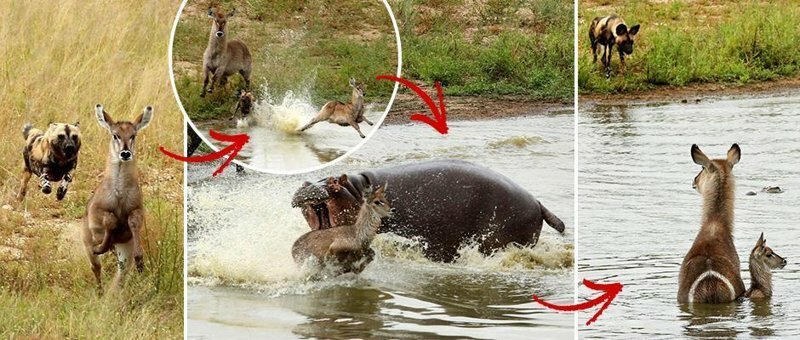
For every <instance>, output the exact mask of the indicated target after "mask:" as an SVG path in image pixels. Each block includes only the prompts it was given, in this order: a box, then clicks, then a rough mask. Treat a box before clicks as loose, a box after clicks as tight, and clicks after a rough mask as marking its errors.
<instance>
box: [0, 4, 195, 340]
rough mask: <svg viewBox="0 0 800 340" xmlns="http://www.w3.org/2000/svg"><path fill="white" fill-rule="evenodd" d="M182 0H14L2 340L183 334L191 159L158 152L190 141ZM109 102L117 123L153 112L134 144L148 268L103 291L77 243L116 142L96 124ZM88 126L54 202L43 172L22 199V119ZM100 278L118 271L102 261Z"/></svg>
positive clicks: (3, 126) (7, 92)
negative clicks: (179, 89)
mask: <svg viewBox="0 0 800 340" xmlns="http://www.w3.org/2000/svg"><path fill="white" fill-rule="evenodd" d="M178 5H179V1H162V0H145V1H139V2H136V5H135V6H133V5H132V4H131V3H128V2H108V1H64V2H60V3H59V5H58V6H53V4H52V3H51V2H50V1H44V0H32V1H26V2H3V3H2V5H0V9H2V11H3V13H5V15H6V17H5V19H4V20H3V21H2V22H0V34H3V35H4V36H5V37H6V40H5V41H4V43H3V45H2V47H0V81H2V83H3V84H4V85H3V90H2V91H0V105H2V107H3V108H4V113H3V115H2V116H0V130H1V131H2V135H3V136H7V137H8V138H9V139H8V140H6V142H5V143H2V144H0V160H1V161H2V162H0V163H1V164H2V170H1V171H0V205H3V208H2V209H0V310H2V311H3V312H2V313H0V338H17V337H22V338H72V339H84V338H118V339H140V338H182V337H183V204H182V202H183V189H182V188H183V183H182V182H183V167H182V164H181V163H179V162H174V161H172V160H170V159H168V158H167V157H164V156H163V155H162V154H161V153H160V152H159V151H158V150H157V147H158V146H159V145H163V146H165V147H166V148H168V149H170V150H182V148H183V145H182V144H183V133H182V132H181V131H182V128H183V119H182V115H181V113H180V111H179V109H178V107H177V105H176V104H175V100H174V97H173V95H172V91H171V89H170V85H169V78H168V70H167V65H166V63H165V59H164V58H165V56H166V54H167V41H168V40H169V34H170V28H171V23H172V18H173V17H174V13H175V11H176V10H177V8H178ZM96 103H102V104H103V105H104V106H105V107H106V109H107V111H108V112H109V113H111V114H112V116H113V117H115V118H117V119H133V118H134V117H135V115H136V114H138V113H140V112H141V110H142V108H143V107H144V106H145V105H148V104H149V105H153V107H154V109H155V112H154V117H153V121H152V123H151V124H150V126H149V127H148V128H147V129H146V130H144V131H142V132H141V134H140V135H139V138H138V139H137V141H138V142H137V148H138V150H137V155H136V157H137V159H138V166H139V169H140V180H141V183H142V185H143V190H144V198H145V209H146V216H145V221H146V222H145V224H146V227H145V229H144V231H143V242H144V244H143V247H144V250H145V265H146V269H145V272H144V273H142V274H139V273H132V274H131V276H130V277H129V278H130V280H129V281H128V282H127V284H126V285H125V287H124V288H123V289H122V290H121V291H120V292H118V293H116V294H112V293H108V294H105V295H104V296H102V297H100V296H98V294H97V292H96V290H95V286H94V283H93V280H94V278H93V275H92V273H91V269H90V267H89V263H88V260H87V259H86V256H85V254H84V252H83V249H82V244H81V243H80V241H78V236H77V235H78V230H79V225H80V223H81V219H82V217H83V216H84V214H85V209H86V202H87V201H88V199H89V196H90V195H91V193H92V191H93V190H94V188H95V187H96V186H97V185H98V184H99V181H100V176H101V174H102V172H103V167H104V164H105V158H106V155H107V154H108V143H109V141H110V137H109V135H108V133H107V132H105V131H104V130H103V129H102V128H101V127H100V126H99V125H98V124H97V122H96V120H95V118H94V113H93V107H94V105H95V104H96ZM75 121H80V123H81V130H82V134H83V146H82V148H81V152H80V158H79V164H78V167H77V171H76V172H75V176H74V177H75V181H74V182H73V184H72V186H71V187H70V191H69V193H68V194H67V197H66V199H65V200H64V201H62V202H57V201H56V199H55V197H54V194H51V195H49V196H45V195H43V194H42V193H41V192H40V191H39V190H38V188H37V184H36V181H35V180H32V181H31V183H29V191H28V196H27V198H26V200H25V201H24V202H21V203H18V202H16V200H15V199H14V195H15V193H16V191H17V190H18V188H19V180H20V174H21V170H22V168H23V163H22V157H21V150H22V148H23V146H24V141H23V138H22V135H21V128H22V125H23V124H24V123H26V122H31V123H33V124H34V125H36V126H39V127H44V126H46V125H47V124H48V123H49V122H75ZM103 264H104V272H103V277H104V280H105V281H106V283H108V282H110V281H111V278H112V276H113V273H114V271H115V269H116V266H115V261H114V259H112V256H111V255H105V256H103Z"/></svg>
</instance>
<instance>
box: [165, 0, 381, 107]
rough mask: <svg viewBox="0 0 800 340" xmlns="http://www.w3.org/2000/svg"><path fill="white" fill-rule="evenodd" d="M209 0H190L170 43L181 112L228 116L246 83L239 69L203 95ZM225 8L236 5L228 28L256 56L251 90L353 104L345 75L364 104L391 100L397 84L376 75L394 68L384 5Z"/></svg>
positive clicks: (259, 0)
mask: <svg viewBox="0 0 800 340" xmlns="http://www.w3.org/2000/svg"><path fill="white" fill-rule="evenodd" d="M209 3H210V2H209V1H198V0H191V1H189V2H188V3H187V5H186V8H185V9H184V11H183V13H182V14H181V19H180V21H179V22H178V27H177V29H176V32H175V43H174V46H173V51H174V52H173V63H174V73H175V79H176V87H177V89H178V93H179V94H180V97H181V102H182V104H183V106H184V108H185V109H186V112H187V113H188V114H189V116H190V117H192V118H193V119H197V120H206V119H215V118H216V119H221V118H228V117H232V116H233V115H232V113H233V111H234V108H235V107H236V100H237V98H236V94H237V90H238V89H241V88H243V87H244V82H243V81H242V80H241V76H239V75H238V74H237V75H234V76H232V77H230V78H229V84H228V86H227V89H225V90H221V91H215V93H213V94H209V95H207V96H206V97H205V98H201V97H200V93H201V91H202V87H203V77H204V75H203V72H202V71H203V70H202V67H203V52H204V51H205V48H206V46H207V44H208V38H209V32H210V30H211V19H209V18H208V16H207V14H206V11H207V9H208V6H209ZM222 8H223V10H225V11H226V12H229V11H230V10H232V9H233V8H236V10H237V14H236V15H235V16H234V17H232V18H231V19H230V20H229V24H228V26H229V28H228V30H229V32H228V34H229V36H230V38H236V39H239V40H241V41H243V42H244V43H245V44H246V45H247V46H248V48H249V50H250V53H251V54H252V56H253V71H252V75H251V80H252V88H251V89H252V90H254V92H255V93H254V94H255V95H256V96H258V97H261V98H264V97H268V98H270V99H272V100H274V101H278V102H279V101H280V100H281V99H282V98H283V97H284V95H285V94H286V92H287V91H293V92H294V94H295V96H305V97H307V98H308V99H309V100H310V101H311V102H312V103H313V104H315V105H317V106H320V107H321V106H322V105H323V104H324V103H325V102H327V101H330V100H339V101H343V102H350V96H351V89H350V87H349V86H348V81H349V79H350V78H351V77H354V78H356V79H357V80H358V81H360V82H364V83H366V84H367V88H366V93H367V95H366V101H367V102H368V103H369V102H376V101H381V102H384V103H388V101H389V97H390V96H391V94H392V90H393V88H394V84H393V83H391V82H388V81H378V80H376V79H375V76H377V75H379V74H392V75H394V74H396V71H397V48H396V46H395V36H394V32H393V29H392V25H391V20H390V18H389V14H388V12H386V10H385V7H384V6H383V4H382V3H380V2H375V1H366V0H346V1H340V2H337V3H336V4H335V5H332V3H331V2H323V1H297V0H279V1H272V0H230V1H222ZM264 89H266V93H264Z"/></svg>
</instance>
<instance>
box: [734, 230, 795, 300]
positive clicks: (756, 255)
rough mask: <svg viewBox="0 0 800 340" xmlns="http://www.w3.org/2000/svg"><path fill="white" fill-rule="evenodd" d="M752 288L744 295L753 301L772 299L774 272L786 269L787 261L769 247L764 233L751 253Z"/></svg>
mask: <svg viewBox="0 0 800 340" xmlns="http://www.w3.org/2000/svg"><path fill="white" fill-rule="evenodd" d="M748 265H749V267H750V288H749V289H748V290H747V292H746V293H744V295H745V296H746V297H748V298H751V299H769V298H770V297H772V270H773V269H776V268H783V267H786V259H784V258H783V257H781V256H780V255H778V254H775V252H774V251H772V248H770V247H767V240H765V239H764V233H761V236H760V237H759V238H758V241H757V242H756V246H755V248H753V251H751V252H750V260H749V263H748Z"/></svg>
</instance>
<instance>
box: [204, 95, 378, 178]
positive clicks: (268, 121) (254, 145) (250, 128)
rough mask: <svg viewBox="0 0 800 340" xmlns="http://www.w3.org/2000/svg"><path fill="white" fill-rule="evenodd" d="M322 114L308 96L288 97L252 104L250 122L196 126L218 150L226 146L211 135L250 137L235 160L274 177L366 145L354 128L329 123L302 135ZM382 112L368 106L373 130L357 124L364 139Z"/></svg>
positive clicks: (319, 125)
mask: <svg viewBox="0 0 800 340" xmlns="http://www.w3.org/2000/svg"><path fill="white" fill-rule="evenodd" d="M263 92H266V91H263ZM319 110H320V107H317V106H314V105H313V104H311V103H310V100H308V98H307V96H302V95H300V96H295V95H294V94H293V93H292V92H288V93H287V94H286V95H285V96H284V97H283V98H282V99H281V100H280V102H273V101H272V100H271V99H270V98H269V97H268V96H265V98H264V99H262V100H260V101H258V102H256V103H254V106H253V113H252V115H250V116H249V117H247V118H244V119H242V118H241V117H240V118H239V119H232V120H214V121H207V122H197V125H196V126H197V128H198V129H200V134H202V135H203V137H205V138H206V140H207V141H211V142H212V143H214V145H215V146H216V147H217V148H218V149H219V148H224V147H225V146H226V145H227V143H221V142H218V141H216V140H214V139H212V138H211V137H210V136H209V133H208V131H209V130H214V131H218V132H222V133H224V134H240V133H246V134H247V135H248V136H250V142H249V143H247V144H245V146H244V148H242V150H241V151H240V152H239V155H238V156H237V157H236V159H237V160H240V161H242V162H244V163H245V164H247V165H250V166H252V167H254V168H256V169H260V170H263V171H267V172H271V173H292V172H301V171H304V170H306V171H307V170H311V169H314V168H316V167H318V166H320V165H323V164H326V163H328V162H331V161H333V160H335V159H337V158H339V157H342V156H344V155H345V153H347V152H348V151H350V150H351V149H353V148H355V147H356V146H358V145H359V144H360V143H361V142H362V141H363V140H364V139H362V138H361V137H360V136H359V135H358V132H357V131H356V130H355V129H354V128H353V127H350V126H339V125H335V124H331V123H328V122H327V121H324V122H319V123H317V124H315V125H313V126H312V127H310V128H308V129H307V130H306V131H303V132H298V131H297V130H298V129H300V128H301V127H303V126H304V125H305V124H306V123H308V122H309V121H311V119H312V118H314V117H316V115H317V114H318V113H319ZM384 111H385V104H377V103H367V104H366V107H365V109H364V117H366V118H367V119H368V120H369V121H370V122H372V123H373V124H374V125H372V126H370V125H369V124H367V123H366V122H362V123H361V124H359V128H360V129H361V132H362V133H363V134H364V135H366V136H369V133H370V132H371V131H372V130H373V129H375V128H377V124H378V123H379V122H380V121H381V118H382V117H383V115H384Z"/></svg>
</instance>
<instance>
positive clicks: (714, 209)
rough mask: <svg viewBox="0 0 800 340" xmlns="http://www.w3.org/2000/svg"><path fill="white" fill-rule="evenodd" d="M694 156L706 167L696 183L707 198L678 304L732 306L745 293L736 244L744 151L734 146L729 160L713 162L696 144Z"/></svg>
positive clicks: (685, 266) (681, 277)
mask: <svg viewBox="0 0 800 340" xmlns="http://www.w3.org/2000/svg"><path fill="white" fill-rule="evenodd" d="M691 154H692V160H694V163H695V164H697V165H700V166H702V167H703V169H702V170H700V173H699V174H698V175H697V176H696V177H695V178H694V183H693V186H694V188H695V189H696V190H697V192H699V193H700V195H701V196H703V219H702V224H701V227H700V232H699V233H698V234H697V237H696V238H695V240H694V244H692V248H691V249H689V253H688V254H686V257H684V259H683V264H682V265H681V272H680V275H679V278H678V285H679V287H678V302H680V303H727V302H732V301H734V300H736V299H738V298H739V297H741V296H742V295H743V294H744V292H745V287H744V282H743V281H742V276H741V274H740V269H739V255H738V253H737V252H736V246H735V245H734V244H733V199H734V189H735V183H734V177H733V166H734V165H736V164H737V163H739V160H740V159H741V154H742V151H741V149H740V148H739V145H737V144H733V146H731V148H730V150H728V155H727V158H726V159H713V160H712V159H709V158H708V156H706V155H705V154H704V153H703V151H701V150H700V148H699V147H698V146H697V145H696V144H695V145H692V152H691Z"/></svg>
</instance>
